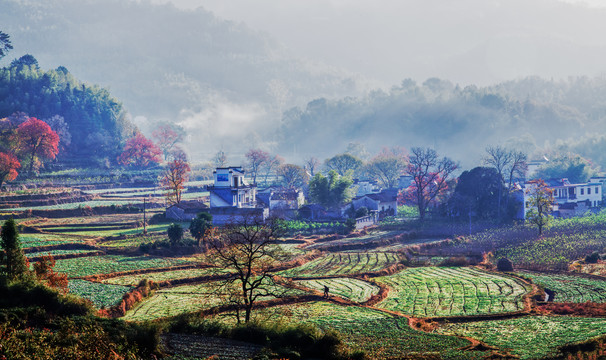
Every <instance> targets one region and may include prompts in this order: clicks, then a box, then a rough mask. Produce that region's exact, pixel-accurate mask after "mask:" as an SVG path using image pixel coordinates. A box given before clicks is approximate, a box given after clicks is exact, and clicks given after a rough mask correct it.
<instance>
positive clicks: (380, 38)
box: [156, 0, 606, 86]
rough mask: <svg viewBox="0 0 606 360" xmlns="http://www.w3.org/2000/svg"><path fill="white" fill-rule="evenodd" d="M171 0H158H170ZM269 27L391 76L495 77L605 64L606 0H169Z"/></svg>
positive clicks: (316, 55)
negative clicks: (603, 0) (605, 1)
mask: <svg viewBox="0 0 606 360" xmlns="http://www.w3.org/2000/svg"><path fill="white" fill-rule="evenodd" d="M167 1H168V0H156V2H159V3H161V2H167ZM170 2H172V3H173V4H174V5H175V6H177V7H179V8H184V9H194V8H197V7H200V6H201V7H203V8H205V9H207V10H209V11H212V12H213V13H215V14H216V15H217V16H219V17H221V18H224V19H228V20H233V21H236V22H242V23H244V24H246V25H248V26H249V27H251V28H252V29H255V30H259V31H262V32H266V33H268V34H269V35H270V36H272V37H273V38H275V39H277V40H278V41H279V42H281V43H282V44H283V45H284V46H285V47H286V48H288V49H289V50H291V51H293V52H294V53H295V54H296V55H297V56H302V57H308V58H311V59H314V60H317V61H321V62H324V63H326V64H328V65H332V66H338V67H341V68H344V69H345V70H348V71H351V72H354V73H358V74H361V75H363V76H366V77H368V78H370V79H373V80H378V81H380V82H381V83H382V84H384V85H388V86H389V85H391V84H394V83H399V82H400V81H401V80H402V79H404V78H413V79H415V80H417V81H424V80H425V79H427V78H431V77H439V78H443V79H448V80H450V81H453V82H455V83H460V84H462V85H466V84H476V85H488V84H493V83H496V82H500V81H505V80H511V79H515V78H520V77H524V76H532V75H538V76H542V77H546V78H553V77H555V78H565V77H567V76H579V75H588V76H594V75H599V74H602V73H604V72H606V67H605V65H604V62H603V61H602V60H601V59H603V58H604V56H605V55H606V38H604V37H603V36H602V34H604V33H606V21H604V20H606V9H605V8H604V6H606V5H605V4H604V3H603V2H602V1H597V0H595V1H572V0H570V1H566V2H563V1H557V0H549V1H547V0H544V1H520V0H513V1H511V0H508V1H499V0H496V1H494V0H493V1H490V0H488V1H487V0H462V1H443V0H429V1H426V0H423V1H418V0H406V1H380V2H376V1H360V0H350V1H345V0H309V1H295V0H258V1H247V0H231V1H224V0H170Z"/></svg>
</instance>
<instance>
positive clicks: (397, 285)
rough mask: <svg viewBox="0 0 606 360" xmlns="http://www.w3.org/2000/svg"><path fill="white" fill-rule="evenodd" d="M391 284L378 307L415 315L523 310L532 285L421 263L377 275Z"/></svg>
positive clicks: (492, 275)
mask: <svg viewBox="0 0 606 360" xmlns="http://www.w3.org/2000/svg"><path fill="white" fill-rule="evenodd" d="M377 281H378V282H381V283H384V284H386V285H388V286H389V287H390V288H391V291H390V293H389V295H388V297H387V298H386V299H385V300H383V301H382V302H381V303H379V304H378V305H377V307H380V308H383V309H387V310H394V311H398V312H401V313H404V314H410V315H415V316H460V315H479V314H491V313H504V312H513V311H518V310H522V309H523V308H524V304H523V301H522V300H523V298H522V297H523V295H524V294H525V293H526V292H528V291H530V290H531V287H530V286H528V285H526V284H524V283H523V282H522V281H519V280H517V279H514V278H510V277H506V276H500V275H496V274H492V273H487V272H483V271H480V270H476V269H472V268H446V267H421V268H409V269H405V270H403V271H401V272H399V273H397V274H394V275H391V276H385V277H380V278H377Z"/></svg>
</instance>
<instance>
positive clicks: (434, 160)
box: [407, 147, 458, 221]
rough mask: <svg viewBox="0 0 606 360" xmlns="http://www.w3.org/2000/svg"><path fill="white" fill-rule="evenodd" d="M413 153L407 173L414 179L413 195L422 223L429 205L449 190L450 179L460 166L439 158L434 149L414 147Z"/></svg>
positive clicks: (445, 158)
mask: <svg viewBox="0 0 606 360" xmlns="http://www.w3.org/2000/svg"><path fill="white" fill-rule="evenodd" d="M411 153H412V154H411V156H410V158H409V161H408V170H407V172H408V174H409V175H410V176H412V178H413V185H412V195H413V199H414V201H415V202H416V203H417V206H418V207H419V218H420V220H421V221H422V220H424V219H425V212H426V211H427V207H428V206H429V204H430V203H431V202H432V201H434V200H435V199H436V198H437V197H438V196H439V195H441V194H443V193H444V191H446V189H448V180H449V177H450V175H451V174H452V173H453V172H454V171H455V170H456V169H457V168H458V165H457V164H456V163H455V162H454V161H452V160H451V159H449V158H447V157H443V158H442V159H440V158H438V154H437V152H436V151H435V150H434V149H430V148H420V147H413V148H412V149H411Z"/></svg>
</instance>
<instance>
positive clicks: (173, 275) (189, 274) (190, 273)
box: [103, 269, 217, 285]
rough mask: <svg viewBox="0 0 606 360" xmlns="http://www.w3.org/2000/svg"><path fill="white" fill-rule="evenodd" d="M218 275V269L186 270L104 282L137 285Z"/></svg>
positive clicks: (115, 278)
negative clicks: (147, 281)
mask: <svg viewBox="0 0 606 360" xmlns="http://www.w3.org/2000/svg"><path fill="white" fill-rule="evenodd" d="M215 273H217V270H216V269H186V270H171V271H163V272H153V273H147V274H135V275H126V276H119V277H114V278H110V279H105V280H104V281H103V282H104V283H107V284H116V285H137V284H138V283H139V282H140V281H141V280H143V279H148V280H151V281H156V282H160V281H167V280H169V281H170V280H178V279H188V278H193V277H198V276H206V275H211V274H215Z"/></svg>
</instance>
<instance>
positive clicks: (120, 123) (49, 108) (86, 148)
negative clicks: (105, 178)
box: [0, 55, 134, 162]
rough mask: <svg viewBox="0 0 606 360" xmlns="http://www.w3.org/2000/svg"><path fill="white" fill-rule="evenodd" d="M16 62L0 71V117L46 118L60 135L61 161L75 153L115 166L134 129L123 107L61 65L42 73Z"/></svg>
mask: <svg viewBox="0 0 606 360" xmlns="http://www.w3.org/2000/svg"><path fill="white" fill-rule="evenodd" d="M30 56H31V55H30ZM32 58H33V57H32ZM21 59H22V58H21ZM18 60H20V59H18ZM18 60H17V61H13V63H11V66H8V67H4V68H1V69H0V118H4V117H9V116H14V114H16V113H17V114H22V115H23V116H25V115H28V116H33V117H36V118H39V119H43V120H46V122H47V123H49V124H52V125H51V127H53V126H54V127H55V130H56V131H58V133H59V136H60V138H61V143H60V146H62V148H63V149H62V151H61V153H60V156H61V158H62V159H68V158H69V157H70V156H73V155H75V154H77V155H78V156H80V157H84V158H90V157H95V158H105V159H107V160H108V161H109V162H114V161H115V160H116V156H117V154H118V152H119V151H120V150H121V148H122V146H123V145H124V141H125V139H126V138H128V137H130V136H132V134H133V131H134V125H133V124H132V123H131V122H130V120H128V118H127V114H126V112H125V111H124V109H123V108H122V104H121V103H120V102H119V101H118V100H116V99H115V98H114V97H112V96H111V95H110V93H109V91H108V90H106V89H103V88H100V87H98V86H90V85H88V84H85V83H82V82H80V81H79V80H78V79H76V78H75V77H74V76H73V75H72V74H70V73H69V71H68V70H67V69H66V68H65V67H62V66H60V67H58V68H57V69H55V70H48V71H45V70H42V69H41V68H40V67H39V66H38V65H37V64H35V63H33V64H32V65H26V64H23V63H22V62H20V61H18ZM34 60H35V59H34ZM22 115H17V116H22Z"/></svg>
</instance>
